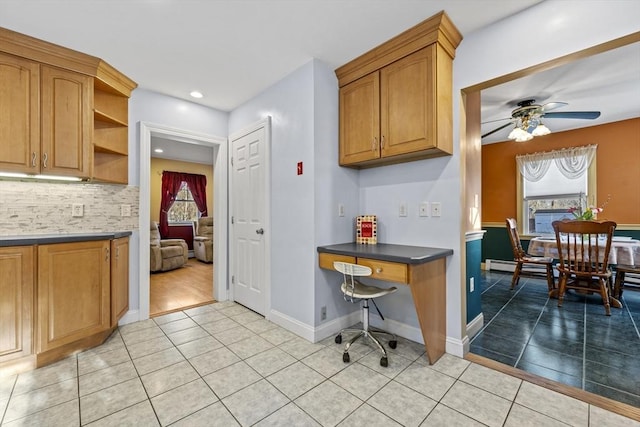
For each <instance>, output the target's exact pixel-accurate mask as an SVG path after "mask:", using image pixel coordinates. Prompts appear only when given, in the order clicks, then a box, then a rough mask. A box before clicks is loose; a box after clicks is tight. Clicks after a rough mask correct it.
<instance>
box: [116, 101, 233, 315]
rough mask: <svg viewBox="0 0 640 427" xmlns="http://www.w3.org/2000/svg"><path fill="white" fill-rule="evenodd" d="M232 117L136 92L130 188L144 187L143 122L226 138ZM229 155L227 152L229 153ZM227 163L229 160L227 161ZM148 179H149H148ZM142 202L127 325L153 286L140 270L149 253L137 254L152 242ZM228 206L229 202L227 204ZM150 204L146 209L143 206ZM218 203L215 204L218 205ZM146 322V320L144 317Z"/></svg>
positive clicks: (133, 239) (133, 242) (132, 111)
mask: <svg viewBox="0 0 640 427" xmlns="http://www.w3.org/2000/svg"><path fill="white" fill-rule="evenodd" d="M228 117H229V114H228V113H226V112H223V111H219V110H214V109H212V108H208V107H204V106H202V105H198V104H194V103H192V102H187V101H184V100H181V99H177V98H173V97H170V96H166V95H162V94H160V93H156V92H151V91H148V90H144V89H135V90H134V91H133V93H132V94H131V99H130V101H129V185H137V186H140V180H141V178H142V177H141V176H140V152H141V147H140V122H145V123H152V124H155V125H161V126H162V127H170V128H174V129H180V130H184V131H190V132H196V133H200V134H207V135H212V136H217V137H222V138H226V136H227V122H228ZM225 152H226V151H225ZM225 162H226V160H225ZM145 179H148V177H145ZM142 197H143V195H142V194H141V200H140V218H139V224H140V229H139V230H137V231H134V233H133V235H132V236H131V248H132V249H131V251H130V258H129V278H130V280H129V283H130V286H129V311H130V313H133V314H129V315H127V317H126V318H125V319H124V320H125V322H129V321H135V320H138V318H139V317H140V314H141V313H139V309H140V297H139V296H140V286H141V285H142V286H145V287H147V288H148V286H149V278H148V275H146V277H141V276H140V266H141V265H148V263H149V261H148V260H147V258H148V252H142V256H143V257H144V259H141V253H140V252H139V251H138V250H137V248H138V247H139V245H140V239H141V238H142V239H148V234H149V231H148V230H149V207H148V206H149V200H142ZM225 203H226V200H225ZM144 204H146V209H144V207H143V205H144ZM215 204H216V203H214V205H215ZM142 318H145V316H144V313H142Z"/></svg>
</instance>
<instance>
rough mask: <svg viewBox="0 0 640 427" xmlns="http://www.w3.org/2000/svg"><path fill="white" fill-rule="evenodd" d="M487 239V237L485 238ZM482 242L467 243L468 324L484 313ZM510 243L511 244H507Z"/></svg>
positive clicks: (479, 240)
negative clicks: (472, 281)
mask: <svg viewBox="0 0 640 427" xmlns="http://www.w3.org/2000/svg"><path fill="white" fill-rule="evenodd" d="M485 238H486V237H485ZM482 242H483V240H481V239H478V240H472V241H470V242H467V245H466V247H467V286H466V288H467V324H468V323H469V322H471V321H472V320H473V319H475V318H476V317H477V316H478V315H479V314H480V313H482V300H481V298H480V294H481V293H482V286H480V281H481V280H482V277H481V275H480V262H481V257H482ZM507 243H509V242H507ZM472 277H473V278H474V279H473V280H474V282H475V289H474V291H473V292H471V289H470V286H469V284H470V280H469V279H471V278H472Z"/></svg>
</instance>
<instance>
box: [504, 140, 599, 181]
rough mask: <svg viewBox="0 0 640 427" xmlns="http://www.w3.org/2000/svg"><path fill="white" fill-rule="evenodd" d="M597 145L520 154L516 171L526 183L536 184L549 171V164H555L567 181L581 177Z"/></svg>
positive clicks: (517, 158) (517, 157)
mask: <svg viewBox="0 0 640 427" xmlns="http://www.w3.org/2000/svg"><path fill="white" fill-rule="evenodd" d="M596 148H598V146H597V145H586V146H582V147H572V148H565V149H562V150H555V151H547V152H542V153H532V154H522V155H519V156H516V162H517V163H518V169H519V170H520V173H521V174H522V176H523V177H525V179H526V180H527V181H531V182H537V181H540V180H541V179H542V177H543V176H545V174H546V173H547V172H548V171H549V167H550V166H551V162H555V164H556V166H557V168H558V170H559V171H560V172H561V173H562V174H563V175H564V176H566V177H567V178H569V179H577V178H580V177H581V176H583V175H584V174H585V173H586V172H587V170H588V169H589V166H590V165H591V161H592V160H593V158H594V156H595V155H596Z"/></svg>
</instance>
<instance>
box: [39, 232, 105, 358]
mask: <svg viewBox="0 0 640 427" xmlns="http://www.w3.org/2000/svg"><path fill="white" fill-rule="evenodd" d="M109 246H110V242H109V241H108V240H100V241H93V242H76V243H60V244H55V245H42V246H39V247H38V353H41V352H44V351H47V350H51V349H53V348H57V347H60V346H62V345H65V344H68V343H71V342H74V341H77V340H80V339H82V338H85V337H88V336H91V335H93V334H95V333H99V332H102V331H105V330H107V329H109V326H110V320H111V307H110V304H109V303H110V283H109V276H110V265H111V263H110V256H109Z"/></svg>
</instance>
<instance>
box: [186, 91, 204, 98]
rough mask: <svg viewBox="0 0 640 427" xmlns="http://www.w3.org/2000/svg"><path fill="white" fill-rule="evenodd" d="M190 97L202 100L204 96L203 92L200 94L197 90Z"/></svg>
mask: <svg viewBox="0 0 640 427" xmlns="http://www.w3.org/2000/svg"><path fill="white" fill-rule="evenodd" d="M189 95H191V96H193V97H194V98H202V97H203V96H204V95H202V92H198V91H197V90H194V91H193V92H191V93H190V94H189Z"/></svg>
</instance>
